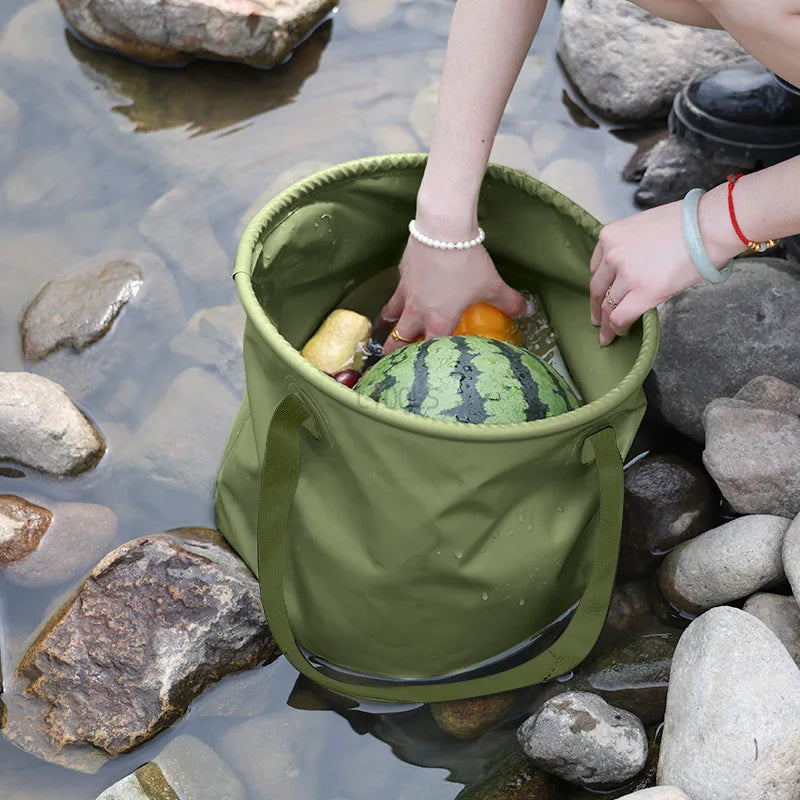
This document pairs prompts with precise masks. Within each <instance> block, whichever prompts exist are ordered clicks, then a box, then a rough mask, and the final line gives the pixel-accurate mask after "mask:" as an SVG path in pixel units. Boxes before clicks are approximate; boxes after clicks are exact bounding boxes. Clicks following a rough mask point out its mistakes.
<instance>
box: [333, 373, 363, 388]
mask: <svg viewBox="0 0 800 800" xmlns="http://www.w3.org/2000/svg"><path fill="white" fill-rule="evenodd" d="M333 377H334V378H336V380H337V381H339V383H341V384H343V385H344V386H347V387H348V388H349V389H352V388H353V387H354V386H355V385H356V384H357V383H358V379H359V378H360V377H361V373H360V372H358V371H357V370H354V369H343V370H342V371H341V372H337V373H336V374H335V375H334V376H333Z"/></svg>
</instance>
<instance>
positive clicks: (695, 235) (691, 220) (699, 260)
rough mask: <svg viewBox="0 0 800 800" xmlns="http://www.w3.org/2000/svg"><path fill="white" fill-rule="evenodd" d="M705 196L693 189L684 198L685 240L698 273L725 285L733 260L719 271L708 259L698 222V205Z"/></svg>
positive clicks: (712, 281)
mask: <svg viewBox="0 0 800 800" xmlns="http://www.w3.org/2000/svg"><path fill="white" fill-rule="evenodd" d="M704 194H705V192H704V191H703V190H702V189H692V190H691V191H690V192H689V193H688V194H687V195H686V197H684V198H683V207H682V209H681V222H682V226H683V240H684V241H685V242H686V247H687V248H688V249H689V255H690V256H691V259H692V263H693V264H694V265H695V267H697V271H698V272H699V273H700V274H701V275H702V276H703V277H704V278H705V279H706V280H707V281H711V283H723V282H724V281H726V280H728V278H730V276H731V272H732V271H733V259H731V260H730V261H729V262H728V263H727V264H726V265H725V266H724V267H723V268H722V269H717V268H716V267H715V266H714V262H713V261H712V260H711V259H710V258H709V257H708V253H707V252H706V248H705V246H704V245H703V240H702V238H701V236H700V224H699V222H698V220H697V204H698V203H699V202H700V198H701V197H702V196H703V195H704Z"/></svg>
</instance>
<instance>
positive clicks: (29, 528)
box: [0, 494, 53, 686]
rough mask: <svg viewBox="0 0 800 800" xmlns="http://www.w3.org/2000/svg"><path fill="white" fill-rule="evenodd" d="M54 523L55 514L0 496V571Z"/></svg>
mask: <svg viewBox="0 0 800 800" xmlns="http://www.w3.org/2000/svg"><path fill="white" fill-rule="evenodd" d="M52 521H53V514H52V513H51V512H50V511H48V510H47V509H46V508H43V507H42V506H37V505H35V504H33V503H29V502H28V501H27V500H26V499H25V498H24V497H17V496H16V495H11V494H2V495H0V568H1V567H5V566H8V565H9V564H13V563H14V562H15V561H19V560H20V559H21V558H25V557H26V556H29V555H30V554H31V553H33V552H34V551H35V550H36V548H37V547H38V546H39V542H40V541H41V539H42V537H43V536H44V535H45V533H46V532H47V529H48V528H49V527H50V523H51V522H52ZM0 686H2V678H0Z"/></svg>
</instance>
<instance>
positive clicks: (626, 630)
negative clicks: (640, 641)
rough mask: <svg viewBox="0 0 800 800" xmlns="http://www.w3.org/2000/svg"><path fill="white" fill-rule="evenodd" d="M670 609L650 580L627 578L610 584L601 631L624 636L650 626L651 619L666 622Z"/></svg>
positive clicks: (651, 623)
mask: <svg viewBox="0 0 800 800" xmlns="http://www.w3.org/2000/svg"><path fill="white" fill-rule="evenodd" d="M672 616H673V615H672V611H671V609H670V607H669V606H668V605H667V603H666V602H665V601H664V598H663V597H662V596H661V593H660V592H659V591H658V589H657V588H656V587H655V586H654V585H653V584H652V583H651V582H650V581H628V582H627V583H623V584H621V585H619V586H616V587H615V588H614V591H613V593H612V595H611V603H610V605H609V608H608V616H607V617H606V622H605V626H604V628H603V631H604V633H610V634H614V635H616V636H626V635H628V634H631V633H636V632H641V631H643V630H645V629H646V630H651V629H652V626H653V622H654V621H656V622H663V623H669V622H670V621H671V619H672Z"/></svg>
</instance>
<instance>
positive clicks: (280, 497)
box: [258, 395, 623, 703]
mask: <svg viewBox="0 0 800 800" xmlns="http://www.w3.org/2000/svg"><path fill="white" fill-rule="evenodd" d="M310 416H312V415H311V412H310V411H309V410H308V409H307V408H306V406H305V405H304V404H303V402H302V401H301V400H300V399H299V398H298V397H297V396H295V395H289V396H288V397H286V398H284V399H283V400H282V401H281V402H280V403H279V404H278V407H277V408H276V409H275V413H274V415H273V417H272V421H271V422H270V426H269V431H268V433H267V443H266V448H265V451H264V461H263V465H262V470H261V491H260V499H259V507H258V575H259V582H260V584H261V601H262V603H263V604H264V612H265V614H266V617H267V622H268V623H269V627H270V630H271V631H272V635H273V636H274V637H275V641H276V642H277V643H278V646H279V647H280V649H281V650H282V651H283V653H284V655H285V656H286V657H287V658H288V659H289V661H290V662H291V664H292V665H293V666H294V667H295V668H296V669H297V670H299V671H300V672H301V673H303V674H304V675H306V676H307V677H309V678H310V679H311V680H312V681H314V682H315V683H317V684H319V685H320V686H322V687H324V688H326V689H330V690H331V691H334V692H339V693H342V694H345V695H349V696H351V697H358V698H363V699H365V700H382V701H386V702H397V703H432V702H443V701H447V700H458V699H463V698H468V697H481V696H484V695H490V694H497V693H499V692H507V691H511V690H513V689H519V688H521V687H523V686H531V685H533V684H536V683H541V682H542V681H545V680H548V679H551V678H555V677H557V676H559V675H562V674H563V673H565V672H567V671H569V670H570V669H572V668H573V667H574V666H575V665H577V664H578V663H579V662H580V661H582V660H583V658H585V656H586V655H587V653H588V652H589V650H590V649H591V648H592V647H593V646H594V643H595V642H596V641H597V637H598V636H599V635H600V630H601V628H602V626H603V623H604V622H605V618H606V613H607V610H608V604H609V601H610V598H611V590H612V587H613V584H614V577H615V574H616V569H617V557H618V555H619V543H620V535H621V529H622V496H623V473H622V458H621V457H620V454H619V450H618V449H617V440H616V436H615V435H614V430H613V428H611V427H606V428H603V429H602V430H600V431H598V432H597V433H594V434H592V435H590V436H588V437H587V440H588V441H589V442H591V444H592V447H593V448H594V455H595V463H596V465H597V473H598V479H599V483H600V507H599V509H598V516H599V527H598V531H597V541H596V552H595V560H594V566H593V568H592V573H591V575H590V577H589V582H588V584H587V586H586V591H585V592H584V595H583V597H582V598H581V601H580V603H579V605H578V608H577V610H576V611H575V613H574V614H573V616H572V619H571V620H570V622H569V624H568V625H567V627H566V629H565V630H564V632H563V633H562V634H561V636H559V638H558V639H557V640H556V641H555V642H554V643H553V644H552V645H551V646H550V647H549V648H547V650H545V651H544V652H542V653H540V654H539V655H537V656H535V657H533V658H531V659H530V660H529V661H527V662H524V663H522V664H519V665H518V666H515V667H512V668H511V669H507V670H505V671H503V672H499V673H496V674H494V675H486V676H484V677H480V678H470V679H466V680H460V681H457V680H453V681H451V680H448V681H446V682H442V683H425V684H420V683H413V682H409V683H398V684H395V685H391V684H376V685H368V686H365V685H363V684H354V683H349V682H347V681H341V680H337V679H336V678H332V677H330V676H328V675H325V674H323V673H322V672H320V671H319V670H317V669H316V668H315V667H314V666H313V665H312V664H311V663H309V661H308V660H307V659H306V657H305V656H304V655H303V653H302V652H301V651H300V648H299V647H298V646H297V642H296V641H295V638H294V634H293V633H292V628H291V623H290V621H289V617H288V614H287V611H286V598H285V595H284V563H285V562H284V559H285V552H286V535H287V525H288V520H289V511H290V509H291V506H292V500H293V497H294V493H295V490H296V489H297V481H298V478H299V476H300V460H299V455H300V452H299V438H298V434H299V429H300V426H301V425H302V424H303V423H304V422H305V420H306V419H308V417H310Z"/></svg>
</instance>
